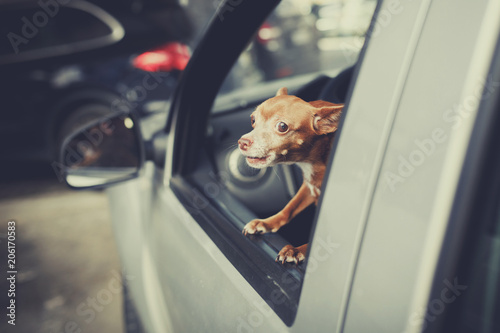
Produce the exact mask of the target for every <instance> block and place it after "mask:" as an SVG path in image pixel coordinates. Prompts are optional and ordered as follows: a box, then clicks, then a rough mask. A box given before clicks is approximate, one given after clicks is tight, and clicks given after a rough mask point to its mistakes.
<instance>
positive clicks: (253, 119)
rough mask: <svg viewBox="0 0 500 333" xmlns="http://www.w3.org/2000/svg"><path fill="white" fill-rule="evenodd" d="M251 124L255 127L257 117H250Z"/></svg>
mask: <svg viewBox="0 0 500 333" xmlns="http://www.w3.org/2000/svg"><path fill="white" fill-rule="evenodd" d="M250 123H251V124H252V126H253V125H255V116H253V115H252V116H250Z"/></svg>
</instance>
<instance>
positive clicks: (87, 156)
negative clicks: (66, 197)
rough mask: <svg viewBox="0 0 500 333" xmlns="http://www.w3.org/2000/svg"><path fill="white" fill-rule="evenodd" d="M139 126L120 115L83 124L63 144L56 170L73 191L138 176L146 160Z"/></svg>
mask: <svg viewBox="0 0 500 333" xmlns="http://www.w3.org/2000/svg"><path fill="white" fill-rule="evenodd" d="M144 150H145V145H144V142H143V140H142V135H141V132H140V128H139V124H138V123H137V122H136V120H135V118H134V117H133V116H132V115H131V114H120V115H115V116H113V117H110V118H106V119H101V120H99V121H97V122H95V123H92V124H90V125H86V126H84V127H83V128H81V129H80V130H78V131H76V132H75V133H73V134H72V135H70V136H68V137H67V138H66V139H65V140H64V142H63V145H62V148H61V154H60V163H59V168H60V169H61V170H60V174H61V175H62V178H63V179H64V180H65V181H66V183H67V184H68V185H69V186H70V187H73V188H90V187H103V186H106V185H110V184H113V183H117V182H122V181H125V180H129V179H132V178H136V177H138V175H139V171H140V169H141V168H142V165H143V164H144V160H145V156H144V155H145V153H144Z"/></svg>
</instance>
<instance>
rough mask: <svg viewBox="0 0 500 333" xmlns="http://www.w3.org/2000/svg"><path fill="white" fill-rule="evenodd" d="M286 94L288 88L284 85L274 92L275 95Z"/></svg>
mask: <svg viewBox="0 0 500 333" xmlns="http://www.w3.org/2000/svg"><path fill="white" fill-rule="evenodd" d="M281 95H288V89H287V88H286V87H283V88H280V89H279V90H278V92H277V93H276V96H281Z"/></svg>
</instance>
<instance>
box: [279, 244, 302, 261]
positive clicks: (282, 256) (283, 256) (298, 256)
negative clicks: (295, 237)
mask: <svg viewBox="0 0 500 333" xmlns="http://www.w3.org/2000/svg"><path fill="white" fill-rule="evenodd" d="M306 251H307V244H305V245H302V246H299V247H293V246H292V245H286V246H284V247H283V248H282V249H281V251H280V252H279V253H278V256H277V257H276V261H277V262H278V261H280V262H281V263H282V264H284V263H285V262H294V263H295V264H296V265H298V264H299V262H302V261H304V259H305V258H306Z"/></svg>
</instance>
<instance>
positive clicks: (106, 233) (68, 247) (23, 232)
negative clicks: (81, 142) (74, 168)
mask: <svg viewBox="0 0 500 333" xmlns="http://www.w3.org/2000/svg"><path fill="white" fill-rule="evenodd" d="M8 221H15V233H16V239H15V249H16V252H15V255H16V258H15V260H16V262H15V265H16V267H15V269H16V270H17V275H16V285H15V297H9V295H8V292H9V283H8V280H7V277H8V276H7V271H8V270H10V269H9V268H8V267H7V259H8V258H7V231H8V230H7V229H8ZM0 260H1V262H0V277H1V279H0V332H23V333H24V332H30V333H67V332H68V333H69V332H71V333H77V332H109V333H113V332H123V319H122V304H123V303H122V290H121V276H120V265H119V260H118V255H117V252H116V249H115V244H114V239H113V235H112V229H111V223H110V216H109V211H108V206H107V197H106V195H105V194H104V193H103V192H98V191H73V190H70V189H68V188H67V187H66V186H65V185H64V184H61V183H59V182H58V181H57V179H55V176H53V175H47V176H44V177H41V178H39V177H38V178H36V179H31V180H15V181H7V182H5V181H3V182H2V183H0ZM9 275H10V274H9ZM10 299H15V305H16V308H15V311H16V312H15V314H16V317H15V326H12V325H10V324H8V320H10V318H9V317H8V316H7V313H8V312H7V311H9V310H8V309H7V306H8V305H9V304H10V303H9V302H10Z"/></svg>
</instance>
